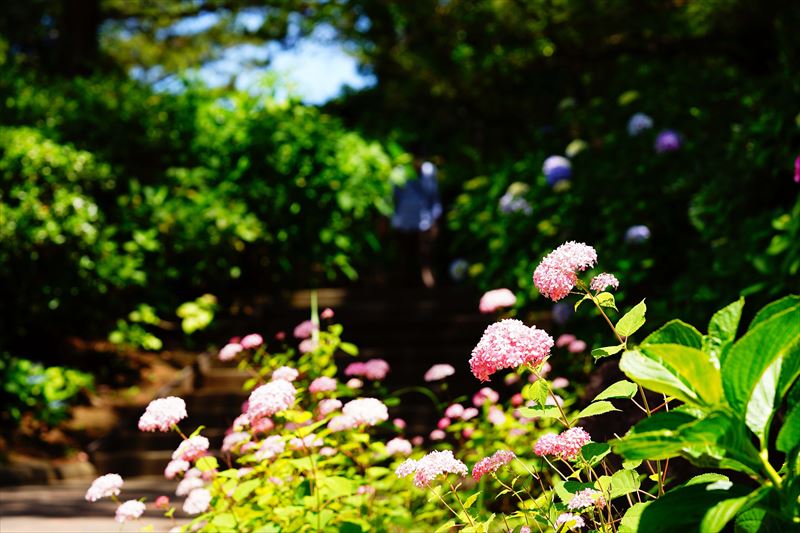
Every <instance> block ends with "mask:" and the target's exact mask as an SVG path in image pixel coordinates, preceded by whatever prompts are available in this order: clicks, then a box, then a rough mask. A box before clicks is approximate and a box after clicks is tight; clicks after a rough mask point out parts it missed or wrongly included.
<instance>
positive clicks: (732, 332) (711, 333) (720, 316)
mask: <svg viewBox="0 0 800 533" xmlns="http://www.w3.org/2000/svg"><path fill="white" fill-rule="evenodd" d="M743 307H744V298H739V299H738V300H737V301H735V302H733V303H732V304H728V305H727V306H725V307H723V308H722V309H720V310H719V311H717V312H716V313H714V316H712V317H711V321H710V322H709V323H708V335H707V336H706V337H705V339H703V351H704V352H708V353H710V354H711V355H712V356H714V357H715V358H716V359H717V360H718V361H720V362H721V361H723V360H724V359H725V356H726V354H727V350H728V347H729V346H730V345H731V344H732V343H733V340H734V339H735V338H736V330H737V329H738V327H739V319H740V318H741V317H742V308H743Z"/></svg>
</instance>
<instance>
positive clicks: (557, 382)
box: [550, 377, 569, 389]
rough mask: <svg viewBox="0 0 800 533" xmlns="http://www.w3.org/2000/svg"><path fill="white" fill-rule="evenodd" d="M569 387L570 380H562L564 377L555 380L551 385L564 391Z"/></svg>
mask: <svg viewBox="0 0 800 533" xmlns="http://www.w3.org/2000/svg"><path fill="white" fill-rule="evenodd" d="M568 385H569V380H568V379H567V378H562V377H558V378H555V379H554V380H553V381H552V382H551V383H550V386H551V387H552V388H554V389H563V388H565V387H567V386H568Z"/></svg>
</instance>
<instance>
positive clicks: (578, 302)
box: [574, 294, 591, 311]
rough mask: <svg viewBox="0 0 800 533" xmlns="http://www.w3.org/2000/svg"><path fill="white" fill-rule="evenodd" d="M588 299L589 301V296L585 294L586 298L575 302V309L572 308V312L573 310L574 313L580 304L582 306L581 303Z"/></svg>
mask: <svg viewBox="0 0 800 533" xmlns="http://www.w3.org/2000/svg"><path fill="white" fill-rule="evenodd" d="M589 299H591V296H589V295H588V294H587V295H586V296H584V297H583V298H581V299H580V300H578V301H577V302H575V307H574V310H575V311H577V310H578V308H579V307H580V306H581V304H582V303H583V302H585V301H586V300H589Z"/></svg>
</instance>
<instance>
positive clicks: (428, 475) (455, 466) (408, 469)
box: [395, 450, 469, 489]
mask: <svg viewBox="0 0 800 533" xmlns="http://www.w3.org/2000/svg"><path fill="white" fill-rule="evenodd" d="M412 473H413V474H414V485H415V486H416V487H418V488H420V489H422V488H425V487H427V486H428V485H430V484H431V482H432V481H433V480H434V479H436V478H437V477H438V476H440V475H442V474H458V475H459V476H466V475H467V474H468V473H469V470H468V469H467V465H465V464H464V463H462V462H461V461H459V460H458V459H456V458H455V457H453V452H452V451H450V450H445V451H435V452H430V453H429V454H428V455H426V456H425V457H423V458H422V459H420V460H419V461H415V460H414V459H406V460H405V461H404V462H403V463H402V464H401V465H400V466H398V467H397V470H395V474H396V475H397V477H401V478H402V477H406V476H409V475H411V474H412Z"/></svg>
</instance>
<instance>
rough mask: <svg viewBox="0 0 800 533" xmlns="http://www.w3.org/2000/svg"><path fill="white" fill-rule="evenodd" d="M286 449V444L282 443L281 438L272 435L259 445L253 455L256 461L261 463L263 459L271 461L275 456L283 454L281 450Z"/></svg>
mask: <svg viewBox="0 0 800 533" xmlns="http://www.w3.org/2000/svg"><path fill="white" fill-rule="evenodd" d="M285 449H286V442H284V440H283V437H280V436H279V435H272V436H271V437H267V438H266V439H264V441H263V442H262V443H261V446H260V447H259V448H258V450H257V451H256V453H255V456H256V459H257V460H259V461H263V460H265V459H272V458H273V457H275V456H276V455H280V454H282V453H283V450H285Z"/></svg>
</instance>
